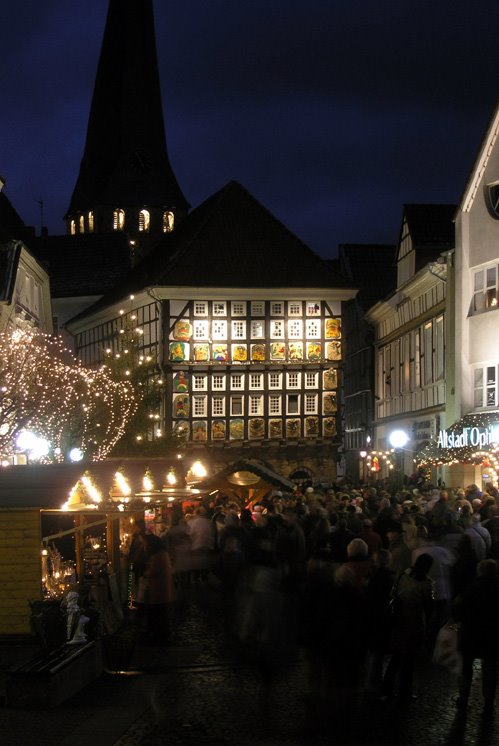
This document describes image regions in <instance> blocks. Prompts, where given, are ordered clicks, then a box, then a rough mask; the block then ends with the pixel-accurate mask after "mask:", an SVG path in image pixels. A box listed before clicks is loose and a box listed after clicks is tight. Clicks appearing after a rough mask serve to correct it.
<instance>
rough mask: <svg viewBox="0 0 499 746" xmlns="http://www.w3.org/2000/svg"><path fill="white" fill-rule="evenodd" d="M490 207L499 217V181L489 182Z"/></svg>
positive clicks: (488, 199)
mask: <svg viewBox="0 0 499 746" xmlns="http://www.w3.org/2000/svg"><path fill="white" fill-rule="evenodd" d="M486 198H487V203H488V208H489V210H490V212H491V213H492V215H493V216H494V217H495V218H499V181H494V182H492V183H491V184H487V194H486Z"/></svg>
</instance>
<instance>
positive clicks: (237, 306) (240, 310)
mask: <svg viewBox="0 0 499 746" xmlns="http://www.w3.org/2000/svg"><path fill="white" fill-rule="evenodd" d="M231 313H232V315H233V316H246V303H245V301H241V300H235V301H233V302H232V303H231Z"/></svg>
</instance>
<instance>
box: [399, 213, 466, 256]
mask: <svg viewBox="0 0 499 746" xmlns="http://www.w3.org/2000/svg"><path fill="white" fill-rule="evenodd" d="M456 210H457V207H456V205H432V204H428V205H414V204H407V205H404V216H405V218H406V220H407V225H408V227H409V231H410V233H411V238H412V243H413V246H414V248H416V249H417V248H419V247H424V248H428V249H429V248H438V249H440V250H441V251H445V249H453V248H454V241H455V238H454V217H455V215H456Z"/></svg>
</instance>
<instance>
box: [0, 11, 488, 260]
mask: <svg viewBox="0 0 499 746" xmlns="http://www.w3.org/2000/svg"><path fill="white" fill-rule="evenodd" d="M1 5H2V7H1V8H0V49H1V50H2V51H1V62H0V94H1V98H0V101H1V109H0V174H1V175H2V176H3V177H4V178H5V180H6V184H7V186H6V188H5V193H6V194H7V196H8V197H9V198H10V200H11V201H12V202H13V204H14V206H15V207H16V209H17V210H18V212H19V213H20V214H21V217H22V218H23V219H24V220H25V221H26V222H27V223H29V224H32V225H35V226H36V227H37V228H38V227H39V224H40V212H39V206H38V203H37V200H38V199H39V198H40V197H43V200H44V203H45V223H46V224H47V225H48V227H49V230H50V231H51V232H52V233H63V232H64V224H63V221H62V216H63V214H64V212H65V210H66V208H67V206H68V203H69V199H70V196H71V192H72V189H73V186H74V183H75V180H76V177H77V174H78V169H79V162H80V158H81V155H82V152H83V145H84V139H85V134H86V126H87V118H88V112H89V107H90V99H91V95H92V90H93V82H94V76H95V72H96V67H97V61H98V55H99V50H100V44H101V41H102V34H103V30H104V22H105V16H106V12H107V0H71V1H68V0H46V1H45V2H40V0H36V1H35V0H17V1H16V3H10V2H4V3H2V4H1ZM155 13H156V32H157V39H158V55H159V63H160V73H161V80H162V91H163V100H164V109H165V120H166V130H167V139H168V147H169V152H170V159H171V162H172V165H173V168H174V170H175V173H176V175H177V178H178V181H179V183H180V186H181V188H182V190H183V192H184V194H185V196H186V197H187V199H188V200H189V201H190V203H191V204H192V205H193V206H196V205H197V204H199V203H200V202H201V201H202V200H204V199H205V198H206V197H208V196H209V195H210V194H211V193H213V192H214V191H215V190H217V189H219V188H220V187H221V186H223V185H224V184H225V183H226V182H227V181H229V180H230V179H236V180H238V181H240V182H241V183H242V184H243V185H244V186H245V187H246V188H247V189H248V190H249V191H250V192H251V193H252V194H253V195H254V196H255V197H257V198H258V199H259V200H260V201H261V202H262V203H263V204H264V205H265V206H266V207H268V208H269V209H270V210H271V211H272V212H273V213H274V214H275V215H276V217H278V218H279V219H280V220H282V221H283V222H284V223H285V224H286V225H287V226H288V227H289V228H290V229H291V230H292V231H294V232H295V233H296V234H297V235H298V236H299V237H300V238H302V239H303V240H304V241H305V242H306V243H308V244H309V246H311V248H313V249H315V250H317V251H318V252H319V253H321V254H322V255H324V256H332V255H334V253H335V251H336V247H337V245H338V243H343V242H348V243H350V242H374V243H379V242H395V241H396V240H397V237H398V231H399V227H400V218H401V213H402V205H403V203H405V202H457V201H458V200H459V198H460V196H461V193H462V191H463V189H464V185H465V181H466V178H467V176H468V173H469V170H470V168H471V167H472V165H473V161H474V158H475V156H476V153H477V150H478V147H479V144H480V141H481V138H482V136H483V134H484V132H485V129H486V126H487V124H488V120H489V118H490V115H491V113H492V110H493V108H494V106H495V103H496V99H497V98H498V96H499V85H498V82H497V81H498V70H499V64H498V63H499V45H498V43H497V33H498V28H499V3H498V2H497V0H480V2H476V3H471V2H470V1H469V0H466V1H464V0H453V1H452V2H451V0H399V2H395V1H394V0H183V2H182V3H178V2H172V1H171V0H156V2H155Z"/></svg>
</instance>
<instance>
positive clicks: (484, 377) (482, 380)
mask: <svg viewBox="0 0 499 746" xmlns="http://www.w3.org/2000/svg"><path fill="white" fill-rule="evenodd" d="M497 369H498V366H497V365H486V366H483V367H480V368H475V370H474V373H473V378H474V405H475V407H477V408H487V407H489V408H495V407H497V406H499V405H498V402H499V395H498V370H497Z"/></svg>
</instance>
